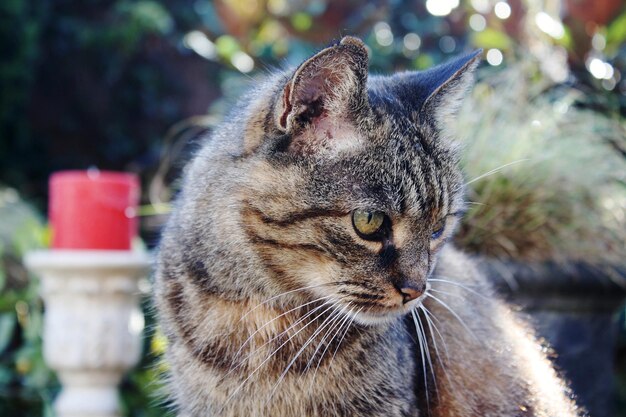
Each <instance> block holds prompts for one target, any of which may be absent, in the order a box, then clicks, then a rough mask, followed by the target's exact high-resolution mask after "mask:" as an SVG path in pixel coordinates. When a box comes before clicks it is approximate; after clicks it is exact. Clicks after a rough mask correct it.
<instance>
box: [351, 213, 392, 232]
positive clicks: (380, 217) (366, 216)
mask: <svg viewBox="0 0 626 417" xmlns="http://www.w3.org/2000/svg"><path fill="white" fill-rule="evenodd" d="M386 218H387V216H386V215H385V213H383V212H381V211H369V210H360V209H357V210H354V211H353V212H352V225H353V226H354V230H356V232H357V233H358V234H359V236H361V237H363V238H365V239H368V238H370V239H371V238H377V237H379V236H378V235H379V234H380V233H379V232H380V231H381V229H382V228H383V224H384V223H385V219H386Z"/></svg>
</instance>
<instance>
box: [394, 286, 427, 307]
mask: <svg viewBox="0 0 626 417" xmlns="http://www.w3.org/2000/svg"><path fill="white" fill-rule="evenodd" d="M425 288H426V287H425V285H415V284H404V285H401V286H400V287H399V288H398V290H399V291H400V294H402V303H403V304H406V303H408V302H410V301H413V300H415V299H416V298H419V297H420V296H421V295H422V294H424V290H425Z"/></svg>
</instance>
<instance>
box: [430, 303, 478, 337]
mask: <svg viewBox="0 0 626 417" xmlns="http://www.w3.org/2000/svg"><path fill="white" fill-rule="evenodd" d="M426 295H427V296H428V297H430V298H432V299H433V300H435V301H437V302H438V303H439V304H441V305H442V306H443V307H445V308H446V309H447V310H448V311H449V312H450V313H452V315H453V316H454V317H455V318H456V319H457V320H458V321H459V323H461V325H462V326H463V327H464V328H465V330H467V332H468V333H469V334H470V335H471V336H472V337H473V338H474V339H475V340H476V341H477V342H479V343H480V339H478V337H476V335H475V334H474V332H473V331H472V330H470V328H469V327H468V326H467V324H465V322H464V321H463V320H462V319H461V317H459V315H458V314H457V313H456V312H455V311H454V310H452V309H451V308H450V307H449V306H448V305H447V304H446V303H444V302H443V301H441V300H440V299H439V298H437V297H435V296H434V295H432V294H428V293H426Z"/></svg>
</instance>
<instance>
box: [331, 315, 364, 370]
mask: <svg viewBox="0 0 626 417" xmlns="http://www.w3.org/2000/svg"><path fill="white" fill-rule="evenodd" d="M363 308H364V307H361V308H359V309H358V310H357V311H356V312H355V313H352V319H351V320H350V322H349V323H348V326H346V330H344V332H343V335H341V339H339V343H337V346H336V347H335V351H334V352H333V357H332V358H330V362H328V366H330V364H332V363H333V359H335V355H337V351H338V350H339V345H341V342H343V339H344V338H345V337H346V334H348V330H349V329H350V326H352V323H354V320H355V319H356V316H357V314H359V313H360V312H361V311H362V310H363ZM351 311H352V310H350V312H351ZM350 312H349V313H350ZM348 316H350V314H348Z"/></svg>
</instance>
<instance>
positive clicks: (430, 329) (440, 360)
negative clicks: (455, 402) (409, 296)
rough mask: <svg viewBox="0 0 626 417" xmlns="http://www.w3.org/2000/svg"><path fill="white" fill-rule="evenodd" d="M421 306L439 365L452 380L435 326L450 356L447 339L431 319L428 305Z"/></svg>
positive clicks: (448, 378)
mask: <svg viewBox="0 0 626 417" xmlns="http://www.w3.org/2000/svg"><path fill="white" fill-rule="evenodd" d="M419 308H420V310H422V311H423V312H424V318H425V319H426V324H427V325H428V332H429V333H430V335H431V337H432V340H433V347H434V348H435V355H436V356H437V360H438V361H439V366H441V371H442V372H443V374H444V376H445V377H446V379H447V380H448V381H450V377H449V376H448V370H447V369H446V367H445V365H444V363H443V359H442V358H441V354H440V353H439V347H438V346H437V338H436V337H435V333H434V332H433V328H434V329H435V331H436V332H437V334H438V335H439V337H440V338H441V340H442V342H443V343H444V348H445V350H446V357H447V358H449V356H448V348H447V346H446V345H445V340H443V337H442V336H441V333H440V332H439V330H438V329H437V326H435V323H433V322H432V320H431V319H430V317H428V309H427V308H426V307H424V305H420V306H419ZM433 375H434V374H433ZM437 398H438V399H439V391H437Z"/></svg>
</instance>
